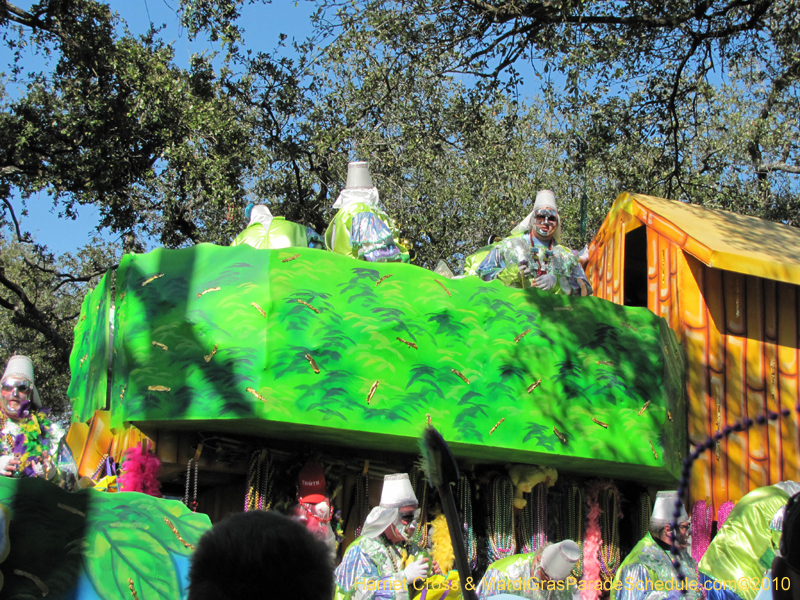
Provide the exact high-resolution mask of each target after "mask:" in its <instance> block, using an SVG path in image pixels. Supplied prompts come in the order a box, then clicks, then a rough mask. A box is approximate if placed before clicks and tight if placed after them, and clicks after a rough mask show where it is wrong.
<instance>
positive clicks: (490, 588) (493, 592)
mask: <svg viewBox="0 0 800 600" xmlns="http://www.w3.org/2000/svg"><path fill="white" fill-rule="evenodd" d="M580 558H581V549H580V546H578V544H576V543H575V542H574V541H572V540H564V541H563V542H558V543H557V544H547V545H546V546H544V547H543V548H540V549H539V550H537V551H536V552H532V553H530V554H514V555H512V556H507V557H505V558H501V559H500V560H498V561H495V562H493V563H492V564H491V565H489V567H488V568H487V569H486V573H485V574H484V576H483V578H482V579H481V582H480V584H478V591H477V593H478V600H486V599H488V598H492V597H496V596H497V595H499V594H513V595H514V596H518V597H522V598H528V599H529V600H567V599H569V598H571V597H572V595H573V593H574V592H575V590H576V586H577V580H576V579H574V578H572V579H570V580H569V581H567V578H568V577H569V576H570V573H572V569H573V568H574V567H575V565H576V564H577V562H578V561H579V560H580Z"/></svg>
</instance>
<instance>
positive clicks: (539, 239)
mask: <svg viewBox="0 0 800 600" xmlns="http://www.w3.org/2000/svg"><path fill="white" fill-rule="evenodd" d="M560 242H561V218H560V217H559V215H558V207H557V206H556V196H555V194H554V193H553V192H551V191H550V190H541V191H540V192H537V194H536V200H535V202H534V203H533V210H532V211H531V213H530V214H529V215H528V216H527V217H525V219H523V220H522V222H521V223H520V224H519V225H517V226H516V227H514V229H512V230H511V236H509V237H507V238H504V239H503V240H502V241H501V242H499V243H497V244H495V245H494V247H493V248H492V249H491V250H490V251H489V252H488V254H486V255H485V257H484V258H483V259H482V260H481V261H480V263H479V264H478V266H477V267H475V266H474V262H475V259H473V257H467V260H466V270H467V272H470V273H474V274H476V275H478V276H479V277H480V278H481V279H483V280H484V281H491V280H493V279H499V280H500V281H502V282H503V283H504V284H505V285H508V286H511V287H521V288H528V287H536V288H539V289H540V290H546V291H551V292H553V293H554V294H565V295H568V296H590V295H591V294H592V286H591V284H590V283H589V280H588V279H587V277H586V273H584V271H583V267H581V262H580V256H579V255H578V253H576V252H573V251H572V250H570V249H569V248H567V247H566V246H562V245H561V243H560ZM471 264H472V267H470V265H471Z"/></svg>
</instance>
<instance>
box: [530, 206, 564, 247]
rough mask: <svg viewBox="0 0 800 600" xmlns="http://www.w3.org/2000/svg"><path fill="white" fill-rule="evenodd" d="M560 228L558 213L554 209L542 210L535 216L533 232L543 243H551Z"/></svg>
mask: <svg viewBox="0 0 800 600" xmlns="http://www.w3.org/2000/svg"><path fill="white" fill-rule="evenodd" d="M556 227H558V213H557V212H556V211H555V209H552V208H540V209H539V210H537V211H536V213H534V215H533V232H534V234H536V237H538V238H539V239H540V240H542V241H543V242H547V241H550V239H552V237H553V235H554V234H555V232H556Z"/></svg>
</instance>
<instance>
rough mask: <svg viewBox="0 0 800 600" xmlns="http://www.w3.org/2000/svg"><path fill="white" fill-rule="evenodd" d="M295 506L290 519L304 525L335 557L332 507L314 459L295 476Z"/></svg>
mask: <svg viewBox="0 0 800 600" xmlns="http://www.w3.org/2000/svg"><path fill="white" fill-rule="evenodd" d="M297 502H298V504H297V506H296V507H295V508H294V510H293V514H292V518H293V519H295V520H296V521H300V522H301V523H302V524H303V525H305V527H306V529H308V530H309V531H310V532H311V533H313V534H314V536H315V537H316V538H317V539H319V540H320V541H322V542H324V543H325V545H326V546H328V548H329V549H330V551H331V558H333V557H335V556H336V548H337V543H336V535H335V534H334V533H333V528H332V527H331V519H332V518H333V505H332V504H331V499H330V497H329V496H328V491H327V489H326V482H325V471H324V469H323V468H322V464H321V463H320V462H319V461H318V460H316V459H315V458H309V459H308V461H307V462H306V464H305V466H303V468H302V469H301V470H300V473H299V474H298V475H297Z"/></svg>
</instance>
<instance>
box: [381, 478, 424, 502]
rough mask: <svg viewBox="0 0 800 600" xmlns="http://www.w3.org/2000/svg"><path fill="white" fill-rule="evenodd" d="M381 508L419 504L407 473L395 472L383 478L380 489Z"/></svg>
mask: <svg viewBox="0 0 800 600" xmlns="http://www.w3.org/2000/svg"><path fill="white" fill-rule="evenodd" d="M379 506H380V507H381V508H400V507H401V506H419V502H418V501H417V496H416V494H414V488H412V487H411V481H410V480H409V479H408V474H407V473H395V474H394V475H386V477H384V478H383V489H382V490H381V503H380V505H379Z"/></svg>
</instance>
